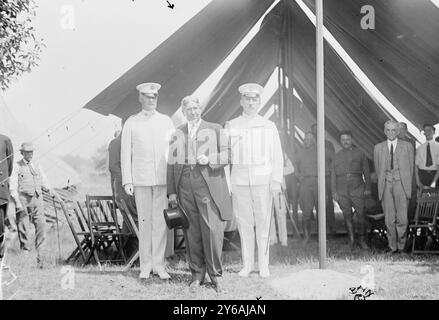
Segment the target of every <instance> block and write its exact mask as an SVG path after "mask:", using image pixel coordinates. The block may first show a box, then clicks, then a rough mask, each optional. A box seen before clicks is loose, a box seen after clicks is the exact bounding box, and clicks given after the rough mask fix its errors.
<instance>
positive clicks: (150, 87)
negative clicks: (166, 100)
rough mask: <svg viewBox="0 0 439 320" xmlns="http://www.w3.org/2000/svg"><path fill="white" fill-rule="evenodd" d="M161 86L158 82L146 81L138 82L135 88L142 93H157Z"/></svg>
mask: <svg viewBox="0 0 439 320" xmlns="http://www.w3.org/2000/svg"><path fill="white" fill-rule="evenodd" d="M161 87H162V86H161V85H160V84H158V83H154V82H147V83H141V84H139V85H138V86H137V87H136V89H137V90H139V92H142V93H150V94H158V93H159V90H160V88H161Z"/></svg>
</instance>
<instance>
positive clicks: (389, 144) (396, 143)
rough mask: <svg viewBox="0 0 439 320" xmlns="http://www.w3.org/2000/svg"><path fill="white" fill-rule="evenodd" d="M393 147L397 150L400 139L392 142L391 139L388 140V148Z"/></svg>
mask: <svg viewBox="0 0 439 320" xmlns="http://www.w3.org/2000/svg"><path fill="white" fill-rule="evenodd" d="M392 145H393V149H395V148H396V146H397V145H398V138H396V139H395V140H393V141H390V140H389V139H387V147H388V148H389V149H390V146H392Z"/></svg>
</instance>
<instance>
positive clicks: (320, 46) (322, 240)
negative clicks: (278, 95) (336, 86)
mask: <svg viewBox="0 0 439 320" xmlns="http://www.w3.org/2000/svg"><path fill="white" fill-rule="evenodd" d="M316 18H317V21H316V51H317V52H316V55H317V66H316V69H317V163H318V170H317V171H318V188H319V192H318V194H319V201H318V205H319V209H318V221H319V267H320V269H325V267H326V266H325V265H326V216H325V215H326V214H325V213H326V185H325V104H324V84H325V81H324V61H323V57H324V55H323V50H324V43H323V0H316Z"/></svg>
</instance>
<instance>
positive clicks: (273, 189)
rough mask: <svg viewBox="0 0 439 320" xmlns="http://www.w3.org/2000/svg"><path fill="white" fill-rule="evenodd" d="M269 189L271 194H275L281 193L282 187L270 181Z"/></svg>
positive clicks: (276, 182) (278, 183)
mask: <svg viewBox="0 0 439 320" xmlns="http://www.w3.org/2000/svg"><path fill="white" fill-rule="evenodd" d="M270 187H271V193H272V194H277V193H281V192H282V185H281V184H280V182H278V181H272V182H271V186H270Z"/></svg>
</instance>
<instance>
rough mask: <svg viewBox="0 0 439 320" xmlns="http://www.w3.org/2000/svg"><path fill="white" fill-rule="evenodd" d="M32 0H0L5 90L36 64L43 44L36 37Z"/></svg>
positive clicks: (0, 84)
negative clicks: (33, 24)
mask: <svg viewBox="0 0 439 320" xmlns="http://www.w3.org/2000/svg"><path fill="white" fill-rule="evenodd" d="M35 8H36V6H35V3H34V1H33V0H1V1H0V88H1V89H2V90H5V89H7V88H8V87H9V85H10V84H11V82H12V81H13V80H15V79H17V78H18V77H19V76H20V75H21V74H22V73H23V72H29V71H30V70H31V69H32V68H33V67H35V66H36V65H37V62H38V59H39V55H40V53H41V51H42V48H43V47H44V44H43V39H38V38H37V37H36V31H35V28H34V27H33V26H32V19H33V18H34V17H35Z"/></svg>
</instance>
